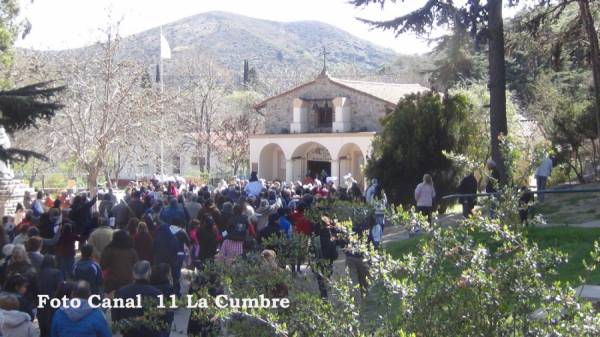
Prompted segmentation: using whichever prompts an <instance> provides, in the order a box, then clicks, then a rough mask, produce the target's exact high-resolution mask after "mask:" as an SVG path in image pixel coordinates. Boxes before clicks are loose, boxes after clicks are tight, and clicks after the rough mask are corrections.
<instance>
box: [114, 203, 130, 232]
mask: <svg viewBox="0 0 600 337" xmlns="http://www.w3.org/2000/svg"><path fill="white" fill-rule="evenodd" d="M111 213H112V216H113V217H114V218H115V226H116V227H117V228H118V229H122V228H125V226H127V221H129V215H130V211H129V207H128V206H127V201H125V199H122V200H121V202H120V203H118V204H116V205H115V206H113V208H112V209H111Z"/></svg>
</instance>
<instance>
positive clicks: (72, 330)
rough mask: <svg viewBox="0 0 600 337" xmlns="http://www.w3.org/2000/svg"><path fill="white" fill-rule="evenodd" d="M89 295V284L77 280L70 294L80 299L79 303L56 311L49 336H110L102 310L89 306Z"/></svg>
mask: <svg viewBox="0 0 600 337" xmlns="http://www.w3.org/2000/svg"><path fill="white" fill-rule="evenodd" d="M90 295H91V290H90V285H89V284H88V283H87V282H86V281H79V282H77V285H76V286H75V289H73V292H72V293H71V296H72V297H73V298H79V299H81V305H80V306H79V307H69V308H60V309H58V311H56V313H55V314H54V318H53V319H52V330H51V332H50V336H51V337H112V334H111V332H110V329H109V327H108V322H107V321H106V318H105V317H104V314H102V310H100V309H99V308H92V307H90V305H89V303H88V299H89V298H90Z"/></svg>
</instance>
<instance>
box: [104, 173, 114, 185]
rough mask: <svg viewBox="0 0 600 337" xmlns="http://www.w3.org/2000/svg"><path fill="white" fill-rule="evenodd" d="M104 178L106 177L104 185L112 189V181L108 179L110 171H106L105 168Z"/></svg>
mask: <svg viewBox="0 0 600 337" xmlns="http://www.w3.org/2000/svg"><path fill="white" fill-rule="evenodd" d="M104 179H106V187H108V188H110V189H112V188H113V186H112V181H111V180H110V172H108V169H107V170H104Z"/></svg>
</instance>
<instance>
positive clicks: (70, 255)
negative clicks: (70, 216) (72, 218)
mask: <svg viewBox="0 0 600 337" xmlns="http://www.w3.org/2000/svg"><path fill="white" fill-rule="evenodd" d="M75 241H81V236H79V235H78V234H75V232H74V231H73V225H71V224H70V223H64V224H63V225H62V228H61V232H60V239H58V243H57V244H56V261H57V262H58V269H60V271H61V272H62V274H63V278H64V279H65V280H66V279H68V278H71V275H72V274H73V265H74V264H75Z"/></svg>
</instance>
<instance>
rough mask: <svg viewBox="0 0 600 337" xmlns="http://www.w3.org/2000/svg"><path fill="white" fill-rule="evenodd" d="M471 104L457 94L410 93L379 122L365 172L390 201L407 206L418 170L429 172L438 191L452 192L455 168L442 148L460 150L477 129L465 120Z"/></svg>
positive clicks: (417, 180) (455, 181) (418, 176)
mask: <svg viewBox="0 0 600 337" xmlns="http://www.w3.org/2000/svg"><path fill="white" fill-rule="evenodd" d="M469 109H471V105H470V104H469V101H468V100H467V99H466V98H465V97H464V96H462V95H455V96H447V97H445V98H442V96H440V95H439V94H437V93H434V92H428V93H425V94H413V95H409V96H407V97H405V98H404V99H402V100H401V101H400V102H399V103H398V106H397V107H396V110H395V111H394V112H393V113H391V114H389V115H388V116H386V117H384V118H383V119H382V120H381V124H382V126H383V130H382V132H381V133H380V134H378V135H376V136H375V140H374V141H373V154H372V157H371V158H369V160H368V162H367V168H366V170H367V175H368V176H369V177H377V178H379V179H380V181H381V183H382V184H383V186H385V189H386V194H387V195H388V198H391V200H392V201H393V202H400V203H403V204H409V203H411V202H412V201H413V197H412V195H413V193H412V191H413V190H414V188H415V187H416V185H417V184H418V183H419V182H421V179H422V177H423V174H425V173H430V174H432V176H433V180H434V182H435V187H436V191H437V194H438V195H443V194H447V193H448V192H451V191H453V189H454V187H455V184H456V183H457V179H458V172H457V170H456V169H455V168H454V166H453V164H452V161H451V160H450V159H448V158H447V157H446V156H445V155H444V154H443V151H446V152H454V153H464V152H465V150H466V148H467V146H468V144H469V143H470V140H471V139H472V138H473V137H474V134H473V133H474V132H475V130H476V128H475V127H474V126H473V125H472V124H471V123H472V121H471V120H469V119H468V118H467V116H468V115H469Z"/></svg>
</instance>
